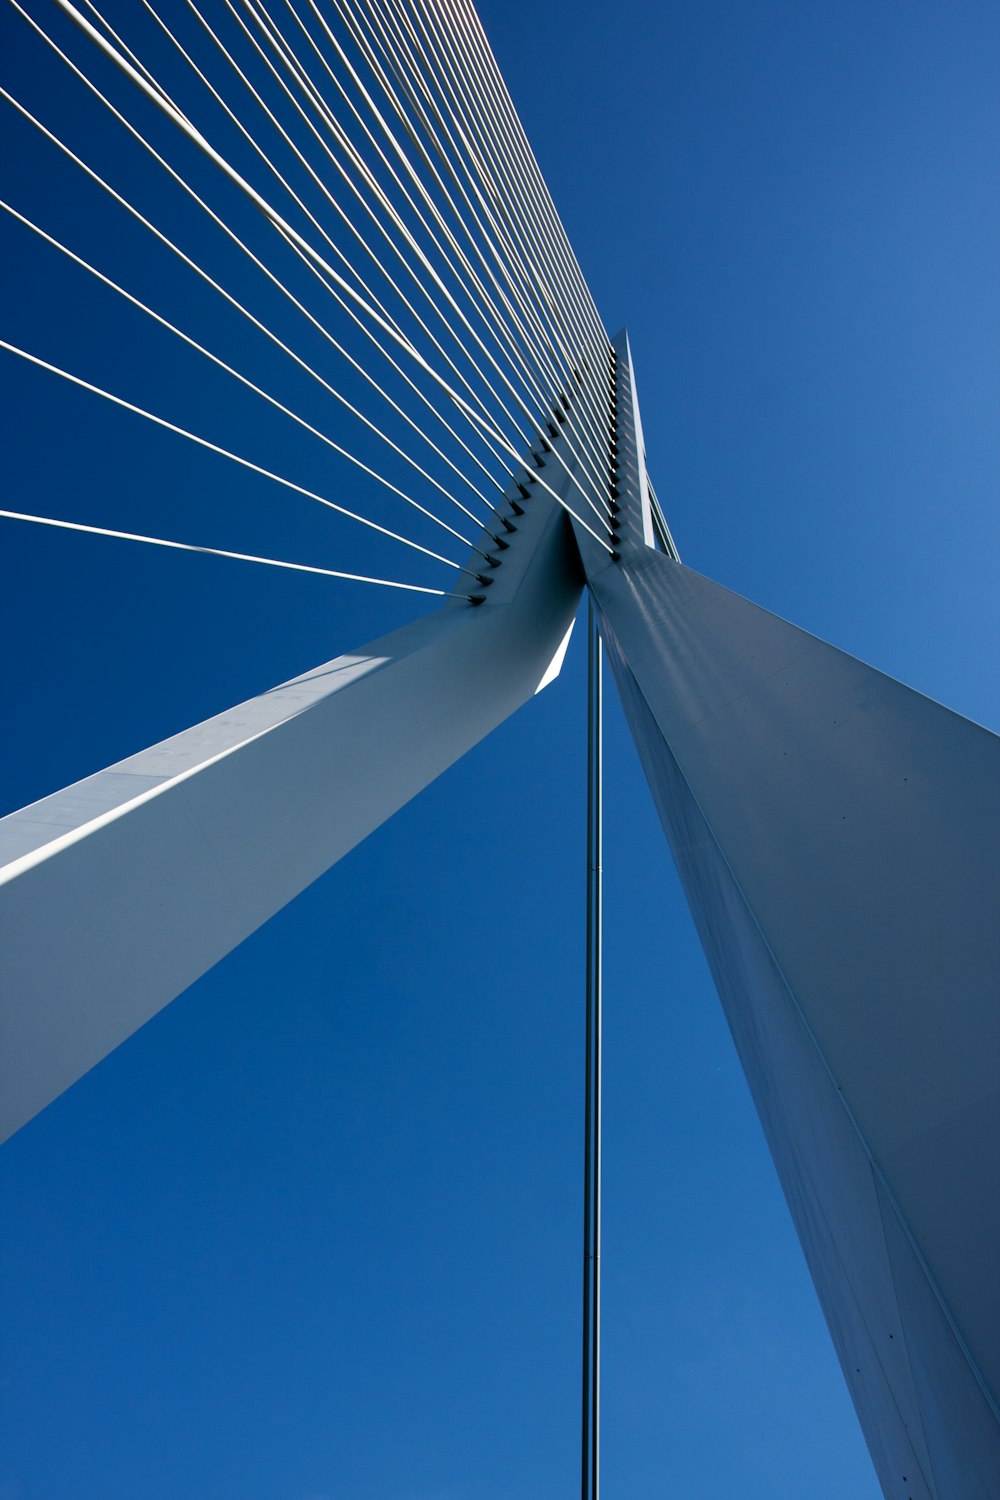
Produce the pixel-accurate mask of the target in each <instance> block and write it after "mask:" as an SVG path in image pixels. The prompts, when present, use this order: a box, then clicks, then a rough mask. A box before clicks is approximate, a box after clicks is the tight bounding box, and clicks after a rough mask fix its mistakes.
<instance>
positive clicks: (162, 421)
mask: <svg viewBox="0 0 1000 1500" xmlns="http://www.w3.org/2000/svg"><path fill="white" fill-rule="evenodd" d="M0 349H6V350H7V352H8V354H16V355H17V356H18V358H19V359H25V360H27V361H28V363H29V364H32V365H37V366H38V368H39V369H41V370H48V371H49V373H50V374H51V375H59V376H60V377H61V378H62V379H63V380H68V381H69V382H70V384H71V385H76V386H79V387H80V388H81V390H84V391H90V392H91V394H92V395H94V396H102V397H103V398H104V400H105V401H110V402H112V403H113V404H114V405H115V406H120V407H122V408H123V409H124V410H125V411H130V412H133V413H134V414H135V415H136V416H137V417H145V419H146V421H147V422H153V423H155V425H156V426H157V427H162V428H164V429H165V430H166V431H167V432H173V433H176V434H177V436H178V437H183V438H187V439H188V440H189V441H190V442H192V443H196V444H197V445H198V447H199V448H207V449H208V451H209V453H217V454H219V456H220V457H221V458H228V459H229V460H230V461H231V462H232V463H234V464H239V466H240V467H241V468H243V469H249V470H250V472H251V473H253V474H260V475H261V476H262V477H263V478H264V479H271V480H273V481H274V483H275V484H280V485H282V486H283V487H284V488H285V489H288V490H294V491H295V493H296V494H298V495H305V497H306V499H307V500H316V501H318V503H319V504H320V505H326V506H328V507H329V509H330V510H335V511H336V512H337V513H338V514H339V515H342V516H346V517H347V518H348V519H349V520H351V521H358V522H360V524H361V525H362V526H367V527H369V528H370V529H371V530H372V531H377V532H380V533H381V535H382V536H387V537H391V538H392V540H393V541H395V542H402V544H403V546H404V547H412V548H413V550H414V551H415V552H423V553H424V555H425V556H426V557H433V558H434V560H435V562H442V563H446V564H447V566H448V567H449V568H458V569H459V571H461V564H459V563H456V562H452V560H451V558H449V557H442V556H441V554H440V552H433V551H432V550H431V548H430V547H424V546H422V545H421V543H420V542H413V541H411V540H410V538H409V537H405V536H400V535H399V533H398V532H396V531H390V530H389V528H388V527H387V526H380V525H379V524H378V522H377V521H370V520H368V518H367V517H366V516H359V515H356V514H355V512H354V511H353V510H348V509H347V508H346V506H343V505H338V504H337V503H336V501H335V500H328V499H327V498H326V497H325V495H317V494H316V492H315V490H308V489H306V488H305V487H304V486H303V485H301V484H296V483H295V481H294V480H293V479H285V478H283V477H282V475H280V474H275V473H273V472H272V471H271V470H270V469H264V468H262V467H261V465H260V464H255V463H253V462H252V461H251V460H250V459H249V458H241V457H240V455H239V454H238V453H231V452H230V451H229V449H228V448H222V447H220V445H219V444H218V443H213V442H210V441H209V439H208V438H203V437H199V436H198V434H197V433H195V432H189V431H188V430H187V428H186V427H179V426H178V425H177V423H176V422H168V421H167V419H166V417H158V416H156V414H155V413H154V412H151V411H146V409H145V407H142V406H136V405H135V403H134V402H132V401H126V400H125V398H124V396H115V395H114V394H113V393H112V392H111V391H106V390H104V389H103V387H102V386H99V385H93V384H92V383H91V382H90V381H89V380H84V379H82V377H81V376H79V375H72V374H71V373H70V372H69V370H63V369H61V368H60V367H59V365H53V364H50V363H49V361H48V360H47V359H40V358H39V356H38V355H37V354H29V353H28V351H27V350H26V349H19V348H18V346H17V345H16V344H9V343H8V342H7V340H6V339H0Z"/></svg>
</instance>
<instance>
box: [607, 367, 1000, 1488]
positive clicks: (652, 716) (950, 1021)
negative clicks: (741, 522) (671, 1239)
mask: <svg viewBox="0 0 1000 1500" xmlns="http://www.w3.org/2000/svg"><path fill="white" fill-rule="evenodd" d="M622 348H623V346H622V345H621V344H620V343H619V349H620V350H622ZM621 363H624V365H625V366H626V368H625V370H624V371H623V379H622V381H621V382H620V383H621V384H623V385H626V386H628V385H629V384H630V381H631V374H630V371H629V370H628V368H627V365H628V358H627V348H624V350H623V353H622V354H620V364H621ZM628 398H629V391H628V390H626V391H625V392H624V393H623V395H622V399H621V401H620V403H619V424H620V430H621V432H622V433H623V438H624V440H623V443H622V447H623V453H622V464H623V468H625V467H627V465H628V463H629V462H630V461H631V462H633V463H634V462H637V461H638V456H639V454H638V447H637V445H636V444H635V440H634V435H631V437H630V436H629V434H628V433H627V431H626V429H627V426H628V407H629V406H630V404H631V402H630V399H628ZM629 442H631V444H632V447H631V449H629ZM622 488H623V498H622V503H623V505H624V506H625V507H626V509H628V508H629V504H630V503H631V506H632V507H633V509H637V508H638V506H637V501H638V494H637V492H636V491H635V490H634V489H630V488H629V486H628V484H627V483H626V484H623V486H622ZM580 540H581V551H582V552H583V555H584V558H585V562H586V565H587V571H588V577H589V581H590V584H591V587H592V589H593V592H594V595H595V598H596V600H597V602H598V605H599V607H600V610H601V616H602V630H603V633H604V636H605V642H606V644H607V647H608V653H609V659H610V662H611V665H612V668H613V670H614V673H615V678H616V682H617V684H618V687H619V690H620V692H621V695H622V699H623V702H624V705H625V708H626V713H627V715H628V718H629V722H630V725H631V728H632V731H633V734H634V736H635V740H636V744H637V746H638V749H639V753H640V756H641V758H642V761H643V765H644V768H645V770H646V775H647V778H648V780H649V783H650V787H651V790H652V792H653V796H654V799H655V801H656V804H657V808H658V810H659V813H660V817H661V820H662V821H663V824H664V828H665V830H666V832H667V835H668V838H669V839H670V842H671V846H672V848H673V852H674V855H675V858H676V860H677V863H678V867H679V869H680V872H681V876H682V879H683V882H684V886H685V890H686V892H687V895H688V899H689V901H690V904H691V907H692V911H693V913H694V916H695V920H696V922H697V925H698V929H699V933H700V935H701V939H702V942H703V945H704V947H705V951H706V954H707V956H708V960H709V963H710V965H711V968H712V972H713V975H714V977H715V980H716V984H717V986H718V989H719V992H720V995H721V997H722V1001H723V1005H724V1007H725V1010H726V1014H727V1017H728V1020H729V1024H730V1027H731V1029H732V1033H733V1036H734V1039H735V1042H736V1045H737V1049H738V1051H739V1054H740V1058H741V1061H742V1063H743V1066H744V1069H745V1071H746V1074H747V1078H748V1081H749V1083H750V1087H751V1090H752V1092H753V1096H754V1100H755V1103H756V1105H757V1108H758V1111H759V1113H760V1116H761V1120H762V1122H763V1125H764V1129H765V1132H766V1134H767V1138H768V1142H769V1145H770V1147H771V1151H772V1154H773V1156H774V1159H775V1163H776V1165H777V1168H778V1172H779V1175H780V1177H781V1181H782V1185H783V1187H784V1190H785V1193H786V1196H787V1199H788V1203H789V1207H790V1208H791V1211H792V1215H793V1218H794V1220H795V1223H796V1227H797V1229H798V1232H799V1236H800V1239H801V1241H802V1244H803V1248H804V1250H805V1253H806V1257H807V1260H808V1262H809V1265H810V1269H811V1271H812V1275H813V1278H814V1281H815V1283H816V1287H817V1291H818V1293H819V1296H820V1300H821V1302H822V1304H823V1308H824V1311H825V1313H826V1317H827V1321H828V1323H829V1326H830V1330H831V1333H832V1335H833V1339H834V1343H835V1345H836V1347H837V1351H838V1354H839V1357H840V1361H841V1364H842V1366H843V1369H844V1373H845V1376H846V1378H847V1381H848V1385H849V1386H850V1389H851V1393H852V1396H853V1398H854V1401H855V1405H856V1407H857V1410H858V1414H859V1417H860V1419H861V1423H862V1426H863V1428H864V1431H865V1435H866V1438H867V1440H868V1444H869V1447H870V1450H871V1452H872V1456H873V1459H874V1461H875V1465H876V1468H877V1470H878V1473H879V1477H880V1480H881V1483H882V1486H883V1488H884V1490H885V1493H886V1495H887V1496H903V1497H906V1496H912V1497H914V1500H915V1497H917V1496H934V1497H938V1500H945V1497H962V1500H986V1497H988V1496H996V1495H997V1494H1000V1424H998V1418H997V1395H998V1392H1000V1281H998V1276H997V1267H998V1265H1000V1192H998V1187H1000V1182H998V1171H997V1144H996V1143H997V1141H998V1139H1000V1076H998V1075H1000V1067H998V1065H1000V1003H998V1001H1000V995H998V987H1000V985H998V979H1000V923H998V921H997V913H998V910H1000V902H998V896H1000V863H998V851H1000V739H998V738H997V736H995V735H993V734H991V733H990V732H989V731H987V730H985V729H983V728H981V727H980V726H978V725H976V724H973V723H970V722H969V721H968V720H966V719H963V718H961V717H959V716H958V715H956V714H954V713H951V712H950V711H949V710H947V709H945V708H942V707H941V706H940V705H938V704H936V703H933V702H931V701H930V700H929V699H927V698H925V697H923V696H921V695H920V694H919V693H916V692H914V691H912V690H911V689H909V688H907V687H904V686H903V685H902V684H900V683H898V682H896V681H894V680H893V679H891V678H889V677H886V676H885V675H884V674H882V673H880V672H878V671H876V670H875V669H874V668H872V667H869V666H866V665H865V664H864V663H862V662H859V661H857V660H855V659H854V658H852V657H850V656H847V655H846V654H845V653H843V652H841V651H838V650H836V649H835V648H834V647H832V646H829V645H827V644H825V643H824V642H822V641H820V640H817V639H816V638H815V637H813V636H810V635H808V634H807V633H806V632H804V631H802V630H799V629H797V628H796V627H795V626H793V625H790V624H788V623H787V622H785V621H783V620H780V619H778V618H777V617H775V616H774V615H771V614H769V613H768V612H767V611H766V610H763V609H760V608H758V607H757V606H755V605H753V604H750V603H748V602H747V601H746V600H745V599H741V598H739V597H738V596H737V595H735V594H732V593H730V592H729V591H728V590H726V589H724V588H721V587H720V586H719V585H718V584H715V583H712V582H710V581H709V580H708V579H705V578H702V577H700V576H699V575H698V574H696V573H694V572H692V571H691V570H690V569H688V568H685V567H683V566H682V565H681V564H680V563H678V562H677V561H675V560H673V559H671V558H669V557H667V556H665V555H664V554H663V553H661V552H657V551H654V550H652V549H651V548H649V547H647V546H645V545H644V544H643V540H642V527H641V517H640V516H638V515H635V516H634V517H633V518H632V523H631V525H630V526H624V525H623V527H622V542H621V547H620V551H621V561H620V562H618V563H612V564H606V563H605V562H604V561H603V560H602V559H601V558H600V557H599V556H598V555H597V554H596V551H595V550H594V549H592V548H589V547H587V545H586V539H585V538H584V539H580Z"/></svg>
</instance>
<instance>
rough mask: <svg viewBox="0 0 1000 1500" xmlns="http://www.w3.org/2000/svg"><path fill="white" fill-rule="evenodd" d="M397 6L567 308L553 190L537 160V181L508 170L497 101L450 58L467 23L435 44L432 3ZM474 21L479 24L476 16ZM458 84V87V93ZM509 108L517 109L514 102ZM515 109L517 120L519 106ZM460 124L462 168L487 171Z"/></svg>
mask: <svg viewBox="0 0 1000 1500" xmlns="http://www.w3.org/2000/svg"><path fill="white" fill-rule="evenodd" d="M385 3H387V4H391V0H385ZM396 9H397V10H399V14H400V15H401V17H402V19H403V20H404V21H405V23H406V25H407V27H408V29H409V31H410V34H411V36H412V37H413V38H414V42H415V44H416V45H417V46H418V48H419V49H420V50H421V52H422V53H423V55H424V56H425V57H426V55H427V53H426V47H427V46H429V47H431V49H432V54H431V61H430V65H429V70H428V71H429V76H430V77H432V78H433V79H434V80H435V82H436V84H437V86H438V89H439V90H442V80H444V86H445V88H447V89H448V91H449V92H450V93H451V96H452V99H453V100H454V102H455V105H456V107H458V108H461V105H460V104H459V97H458V95H459V93H461V92H463V91H464V93H465V94H466V96H467V97H468V99H469V107H468V110H467V111H465V112H464V118H465V120H466V124H467V126H468V127H469V129H471V130H473V131H475V132H476V133H477V134H478V137H479V140H480V144H481V147H482V149H483V150H484V151H486V152H488V153H490V154H491V155H492V157H493V160H494V162H495V164H496V166H497V169H498V170H499V171H500V172H501V174H505V175H507V180H508V183H509V190H508V193H507V195H506V197H505V195H504V194H501V193H499V191H498V190H497V188H496V186H494V190H493V192H492V193H491V194H490V196H491V197H492V198H493V201H494V202H495V203H496V206H497V209H498V211H499V212H503V213H504V214H505V217H507V219H508V223H509V227H510V230H511V232H512V233H513V234H514V235H515V237H517V238H519V239H520V242H521V244H522V246H523V247H524V251H525V253H526V254H527V255H528V256H529V258H530V257H531V255H532V245H533V246H534V249H535V250H537V251H540V252H541V254H542V255H543V256H544V257H545V259H546V260H547V261H548V265H549V269H550V273H551V274H552V275H553V276H554V278H555V281H556V283H558V284H559V285H561V288H562V292H561V302H560V306H563V307H565V308H572V306H573V305H574V297H575V294H574V291H573V289H572V287H571V286H569V285H567V283H566V280H565V275H564V273H563V272H561V271H560V269H559V266H558V260H559V257H560V253H561V248H560V246H561V243H562V242H565V241H566V236H565V231H564V230H563V229H562V226H561V223H560V222H559V219H558V215H557V214H556V213H555V208H554V205H553V203H552V199H551V194H550V193H549V191H548V188H547V186H546V184H545V182H544V179H543V178H542V177H541V174H540V172H538V170H537V164H535V186H534V187H533V186H532V184H531V183H530V182H529V181H528V180H527V179H526V177H525V174H524V171H523V169H522V170H521V171H520V172H519V173H518V172H517V169H516V168H515V176H514V177H511V176H509V172H510V168H511V151H510V149H509V147H508V149H507V150H506V151H505V150H504V149H503V148H502V146H500V144H499V142H498V137H497V123H496V120H495V118H494V116H496V114H497V106H496V103H495V102H494V103H493V104H492V105H491V104H490V103H489V101H488V100H485V99H483V98H482V90H480V107H477V101H476V99H475V96H474V93H473V91H472V88H471V86H470V81H472V82H474V80H475V77H476V71H475V68H474V67H473V66H471V60H470V66H467V67H466V68H464V69H459V68H457V67H456V66H455V65H453V63H452V61H451V57H452V55H453V54H461V53H463V51H464V55H465V56H466V58H468V57H469V48H468V41H467V31H468V28H466V29H465V31H463V29H462V28H459V27H452V28H451V30H450V32H449V35H448V43H449V45H443V44H441V43H439V44H438V45H437V48H436V50H435V48H434V43H433V41H432V39H431V35H430V31H429V30H428V27H429V26H430V25H431V20H430V16H429V11H428V7H427V6H426V5H425V4H424V5H421V6H420V7H419V9H418V7H417V5H414V6H413V7H412V8H408V9H406V10H400V9H399V7H396ZM421 10H422V11H423V14H424V16H426V17H427V18H428V19H427V23H426V24H424V23H422V22H421V20H420V11H421ZM476 24H477V25H478V22H477V23H476ZM418 25H419V26H420V28H421V31H422V33H423V36H424V39H425V45H422V44H421V42H420V39H419V38H418V37H417V35H416V31H415V27H416V26H418ZM440 25H441V21H440V19H439V22H438V26H439V29H440ZM449 77H450V78H451V80H453V84H452V83H449V82H448V79H449ZM456 90H457V91H458V92H457V93H456ZM442 94H443V90H442ZM507 98H508V100H509V95H508V96H507ZM511 109H513V106H512V105H511ZM514 113H515V120H516V112H514ZM452 118H453V119H454V114H452ZM516 123H517V124H518V126H519V123H520V122H519V121H516ZM456 124H457V121H456ZM459 130H460V134H461V135H462V140H461V143H460V148H456V155H457V157H458V159H459V161H460V162H461V163H462V165H463V168H464V169H465V170H466V172H468V161H469V160H471V161H472V162H473V163H474V164H476V165H477V166H478V168H479V170H480V172H481V173H483V174H485V172H486V167H485V158H484V157H483V156H482V155H480V152H479V151H478V150H477V149H476V148H475V147H474V146H473V144H472V142H471V140H470V139H469V137H468V135H466V134H465V132H464V131H462V129H461V127H460V126H459ZM490 136H492V138H493V145H492V146H491V145H490V143H489V137H490ZM453 146H454V142H453ZM532 161H533V158H532ZM518 176H519V177H520V182H518V180H517V177H518ZM487 180H488V179H487ZM512 195H513V196H512ZM511 202H517V203H519V204H520V205H523V213H525V214H527V215H529V216H531V217H533V218H534V221H535V224H536V227H537V229H538V231H539V232H538V235H537V237H536V238H535V240H534V241H532V244H531V245H529V242H528V240H527V238H526V236H525V234H524V231H523V229H522V228H521V223H520V220H521V217H522V214H521V213H518V214H514V215H511V214H510V212H509V205H510V203H511ZM540 211H541V212H542V214H543V216H544V215H545V214H546V213H547V215H548V218H549V219H550V220H551V221H553V222H554V224H555V225H556V226H558V235H559V236H561V242H560V246H555V247H554V245H553V234H552V231H551V230H549V231H546V230H545V226H544V222H543V220H542V219H539V212H540ZM553 249H555V254H556V261H553V259H552V254H553ZM570 253H571V252H570ZM573 264H574V266H576V279H577V282H578V283H580V284H582V287H583V291H584V294H585V298H586V304H589V306H587V305H586V304H585V308H584V311H585V312H586V314H587V315H588V316H591V317H593V315H592V314H591V311H590V310H591V309H592V307H593V299H592V297H591V296H590V292H589V290H588V289H587V288H586V284H585V283H583V282H582V276H581V274H580V273H579V267H578V265H577V263H576V262H575V258H574V261H573ZM576 305H577V308H578V309H579V301H578V299H576ZM552 310H553V313H554V314H555V313H556V304H555V302H554V301H553V303H552ZM564 316H565V314H564ZM575 321H576V324H577V328H578V330H579V332H580V334H581V336H582V337H583V339H584V345H585V346H586V345H587V344H588V343H589V342H590V338H589V336H588V335H587V334H586V332H585V330H584V328H583V325H582V324H581V322H580V313H579V310H578V312H577V314H576V315H575ZM596 326H597V330H598V348H599V349H600V350H601V351H602V354H603V353H606V351H607V349H608V348H609V345H608V340H607V335H606V334H605V333H604V330H603V328H601V327H600V325H599V320H597V324H596ZM601 438H602V441H603V438H604V434H601Z"/></svg>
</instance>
